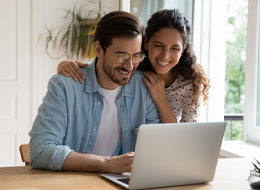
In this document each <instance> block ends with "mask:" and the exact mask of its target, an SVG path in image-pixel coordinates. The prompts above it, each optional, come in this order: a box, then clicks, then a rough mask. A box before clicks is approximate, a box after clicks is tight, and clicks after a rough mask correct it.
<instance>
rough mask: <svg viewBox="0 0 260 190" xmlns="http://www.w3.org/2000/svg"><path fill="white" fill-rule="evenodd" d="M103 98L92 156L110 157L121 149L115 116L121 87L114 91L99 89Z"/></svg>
mask: <svg viewBox="0 0 260 190" xmlns="http://www.w3.org/2000/svg"><path fill="white" fill-rule="evenodd" d="M99 92H100V93H101V94H102V95H103V96H104V107H103V112H102V116H101V122H100V126H99V130H98V135H97V141H96V144H95V146H94V149H93V151H92V153H93V154H97V155H106V156H112V155H115V154H118V152H119V149H120V147H121V139H122V137H121V136H122V135H121V126H120V122H119V118H118V114H117V108H116V102H115V101H116V98H117V97H118V95H119V94H120V93H121V86H120V87H118V88H116V89H114V90H107V89H104V88H101V87H100V90H99Z"/></svg>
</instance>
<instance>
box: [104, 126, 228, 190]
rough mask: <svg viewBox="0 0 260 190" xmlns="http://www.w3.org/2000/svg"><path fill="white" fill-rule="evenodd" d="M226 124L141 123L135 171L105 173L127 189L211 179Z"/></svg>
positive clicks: (133, 168) (186, 183) (203, 181)
mask: <svg viewBox="0 0 260 190" xmlns="http://www.w3.org/2000/svg"><path fill="white" fill-rule="evenodd" d="M225 128H226V123H225V122H211V123H177V124H176V123H175V124H144V125H141V126H140V127H139V131H138V135H137V141H136V146H135V156H134V160H133V166H132V171H131V174H130V173H128V174H127V173H125V174H111V173H105V174H101V176H103V177H104V178H106V179H108V180H111V181H112V182H114V183H116V184H118V185H120V186H122V187H124V188H126V189H146V188H156V187H168V186H179V185H189V184H199V183H207V182H210V181H212V180H213V178H214V175H215V169H216V165H217V161H218V157H219V152H220V147H221V144H222V139H223V136H224V131H225Z"/></svg>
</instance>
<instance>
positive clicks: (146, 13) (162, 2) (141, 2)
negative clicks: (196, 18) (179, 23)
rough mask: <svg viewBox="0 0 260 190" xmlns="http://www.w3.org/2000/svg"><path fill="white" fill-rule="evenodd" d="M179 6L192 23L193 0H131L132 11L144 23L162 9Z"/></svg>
mask: <svg viewBox="0 0 260 190" xmlns="http://www.w3.org/2000/svg"><path fill="white" fill-rule="evenodd" d="M173 8H177V9H179V10H180V12H181V13H183V14H184V15H185V17H186V18H187V19H188V20H189V21H190V23H191V25H192V15H193V1H191V0H182V1H180V0H131V1H130V12H131V13H132V14H134V15H136V16H138V17H140V18H141V19H142V20H143V22H144V23H146V22H147V20H148V19H149V18H150V16H151V15H152V14H153V13H154V12H156V11H158V10H161V9H173Z"/></svg>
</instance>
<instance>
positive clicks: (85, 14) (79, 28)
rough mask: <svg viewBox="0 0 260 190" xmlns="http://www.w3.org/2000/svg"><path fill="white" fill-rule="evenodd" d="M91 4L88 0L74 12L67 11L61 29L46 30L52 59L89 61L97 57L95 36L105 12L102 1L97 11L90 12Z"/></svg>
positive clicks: (48, 48) (47, 49)
mask: <svg viewBox="0 0 260 190" xmlns="http://www.w3.org/2000/svg"><path fill="white" fill-rule="evenodd" d="M90 3H93V2H91V1H89V0H88V1H86V2H85V4H84V6H80V7H79V8H77V7H78V6H74V7H73V9H72V10H65V12H66V14H65V16H64V17H63V18H62V23H61V27H60V28H59V29H57V28H51V29H49V28H46V30H47V36H46V37H45V38H44V39H45V42H46V46H45V49H46V52H47V54H48V55H49V56H50V57H52V58H57V59H58V58H61V57H63V56H66V57H67V59H80V58H83V59H88V60H91V59H93V58H94V57H95V52H94V34H95V31H96V26H97V23H98V22H99V20H100V18H101V16H102V15H104V14H105V12H104V11H103V8H102V5H101V4H102V3H101V0H99V1H98V9H97V10H96V11H95V10H89V7H91V6H90ZM95 3H96V1H95ZM92 7H93V6H92ZM55 31H57V32H55ZM50 50H52V51H50ZM54 54H55V55H54Z"/></svg>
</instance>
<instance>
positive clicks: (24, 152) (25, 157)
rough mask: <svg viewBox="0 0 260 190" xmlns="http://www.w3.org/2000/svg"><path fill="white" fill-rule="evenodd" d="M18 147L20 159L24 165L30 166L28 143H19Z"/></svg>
mask: <svg viewBox="0 0 260 190" xmlns="http://www.w3.org/2000/svg"><path fill="white" fill-rule="evenodd" d="M19 149H20V154H21V158H22V161H23V162H24V163H25V165H26V166H30V148H29V144H21V145H20V148H19Z"/></svg>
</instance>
